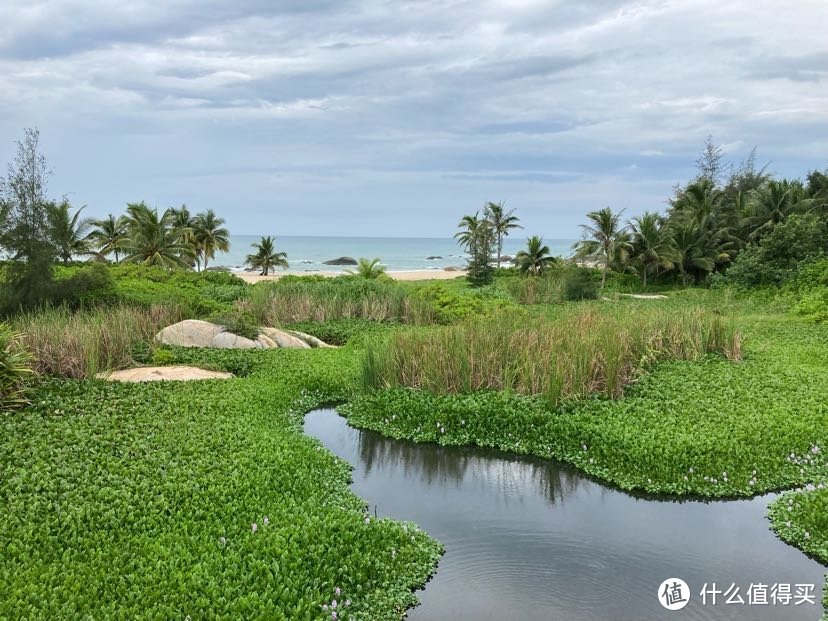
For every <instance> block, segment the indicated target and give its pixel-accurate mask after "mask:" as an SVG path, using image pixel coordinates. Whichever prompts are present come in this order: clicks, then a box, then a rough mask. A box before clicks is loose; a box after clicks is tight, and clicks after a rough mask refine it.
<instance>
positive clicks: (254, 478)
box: [0, 349, 440, 621]
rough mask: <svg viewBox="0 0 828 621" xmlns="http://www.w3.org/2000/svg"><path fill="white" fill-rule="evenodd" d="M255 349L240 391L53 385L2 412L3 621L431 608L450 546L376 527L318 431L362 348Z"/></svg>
mask: <svg viewBox="0 0 828 621" xmlns="http://www.w3.org/2000/svg"><path fill="white" fill-rule="evenodd" d="M215 353H216V355H217V357H216V360H217V361H221V360H222V359H223V356H224V354H223V352H215ZM201 355H202V356H203V357H205V359H207V358H210V357H211V356H212V355H213V354H212V353H211V352H209V351H208V352H202V354H201ZM245 355H246V357H247V358H248V359H249V360H251V361H252V362H253V365H254V368H253V371H252V373H251V374H250V375H249V376H248V377H244V378H240V379H234V380H229V383H227V382H218V381H208V382H194V383H189V384H181V383H154V384H146V385H124V384H104V383H88V382H83V383H81V382H75V381H50V382H47V383H45V384H43V385H42V386H40V387H39V389H38V391H37V393H36V395H34V397H33V398H32V404H33V405H32V406H31V407H29V408H27V409H26V410H24V411H23V412H20V413H17V414H13V415H4V416H0V437H2V438H3V440H2V442H0V463H2V465H3V477H2V478H0V512H2V514H3V516H4V519H3V520H2V521H0V542H2V545H3V555H2V560H0V617H4V618H22V617H28V618H40V617H51V618H84V617H92V616H95V617H101V618H114V617H129V618H140V619H149V618H152V619H155V618H165V619H166V618H179V619H184V618H186V617H187V616H189V617H191V618H194V619H197V618H206V617H209V618H214V619H240V618H244V619H251V618H262V619H265V618H267V619H284V620H290V621H294V620H302V619H305V620H309V621H310V620H317V619H320V618H322V614H323V611H322V608H321V607H322V606H323V605H324V604H330V602H331V600H332V599H337V600H338V601H339V603H340V605H342V610H343V613H342V614H341V616H340V618H341V619H377V620H384V619H388V620H391V619H399V618H400V616H401V613H402V611H403V610H404V609H405V608H406V607H408V606H410V605H413V604H414V603H415V597H414V594H413V593H412V591H411V589H412V588H414V587H416V586H418V585H421V584H423V583H424V582H425V580H426V578H427V576H428V574H429V572H430V571H431V568H432V567H433V566H434V564H435V563H436V560H437V556H438V554H439V552H440V550H439V546H438V544H437V543H436V542H434V541H433V540H431V539H430V538H428V537H427V536H426V535H425V534H424V533H422V532H420V531H419V530H418V529H416V527H415V526H414V525H410V524H403V523H399V522H395V521H392V520H387V519H381V520H375V519H373V518H372V517H370V516H369V514H368V513H367V512H366V510H365V509H366V508H365V507H364V505H363V503H362V502H361V501H360V500H359V499H357V498H356V497H354V496H353V494H352V493H351V492H350V491H349V489H348V482H349V477H350V469H349V466H348V465H347V464H346V463H344V462H343V461H341V460H339V459H337V458H336V457H334V456H333V455H331V454H330V453H329V452H327V451H324V450H321V446H320V444H319V443H318V442H317V441H315V440H312V439H311V438H308V437H307V436H305V435H303V434H302V431H301V423H302V414H303V412H305V411H307V410H308V409H311V408H313V407H318V406H320V405H322V404H324V403H327V402H330V401H340V400H344V399H347V398H349V397H350V395H351V391H352V387H353V386H354V384H355V381H356V377H355V365H354V362H355V360H354V355H353V352H352V351H350V350H347V349H343V350H313V351H284V350H283V351H278V350H277V351H266V352H245ZM228 388H229V389H228ZM90 584H94V585H95V588H79V585H90ZM337 589H338V590H337ZM346 600H349V601H350V605H349V606H347V607H345V606H344V603H345V601H346ZM327 618H330V614H328V615H327Z"/></svg>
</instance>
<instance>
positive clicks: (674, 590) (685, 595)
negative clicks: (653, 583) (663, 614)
mask: <svg viewBox="0 0 828 621" xmlns="http://www.w3.org/2000/svg"><path fill="white" fill-rule="evenodd" d="M658 601H659V602H660V603H661V605H662V606H664V607H665V608H666V609H667V610H681V609H682V608H684V607H685V606H686V605H687V604H689V603H690V587H689V586H687V583H686V582H685V581H684V580H682V579H681V578H667V580H665V581H664V582H662V583H661V586H659V587H658Z"/></svg>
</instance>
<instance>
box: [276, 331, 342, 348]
mask: <svg viewBox="0 0 828 621" xmlns="http://www.w3.org/2000/svg"><path fill="white" fill-rule="evenodd" d="M285 332H287V333H288V334H292V335H293V336H295V337H296V338H298V339H301V340H302V341H304V342H305V343H307V344H308V345H310V346H311V347H313V348H326V347H329V348H332V349H336V345H328V344H327V343H326V342H325V341H323V340H322V339H318V338H316V337H315V336H313V335H312V334H305V333H304V332H299V331H298V330H285Z"/></svg>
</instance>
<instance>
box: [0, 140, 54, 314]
mask: <svg viewBox="0 0 828 621" xmlns="http://www.w3.org/2000/svg"><path fill="white" fill-rule="evenodd" d="M50 174H51V171H50V170H49V168H48V166H47V164H46V158H45V157H44V156H43V155H42V154H41V153H40V132H39V131H38V130H37V129H26V130H24V133H23V139H22V140H20V141H18V142H17V154H16V156H15V159H14V161H13V162H11V163H9V167H8V176H7V177H6V179H5V180H4V181H3V183H2V184H0V185H2V196H0V203H2V205H3V208H2V210H1V211H2V212H3V213H4V214H5V222H4V223H3V230H2V231H0V245H2V247H3V248H4V249H5V250H6V251H7V252H8V253H9V254H10V255H11V256H12V258H13V259H15V262H14V263H13V264H12V265H10V266H9V267H8V269H7V270H6V286H7V291H6V301H7V302H8V304H9V305H11V306H24V307H32V306H36V305H38V304H40V303H42V302H43V301H45V300H47V299H48V297H49V295H50V291H51V284H52V263H53V261H54V258H55V256H56V255H57V250H56V248H55V245H54V243H53V241H52V239H51V231H50V230H49V218H48V211H47V204H48V202H49V201H48V199H47V196H46V193H47V184H48V179H49V176H50Z"/></svg>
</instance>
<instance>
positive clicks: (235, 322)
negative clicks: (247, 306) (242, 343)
mask: <svg viewBox="0 0 828 621" xmlns="http://www.w3.org/2000/svg"><path fill="white" fill-rule="evenodd" d="M210 321H212V322H213V323H217V324H218V325H220V326H223V327H224V329H225V330H227V331H228V332H232V333H233V334H238V335H239V336H243V337H244V338H247V339H251V340H254V341H255V340H256V337H257V336H259V325H258V324H257V323H256V321H255V319H254V318H253V315H252V313H249V312H245V311H243V310H241V309H239V308H235V309H233V310H232V311H230V312H228V313H221V314H218V315H214V316H212V317H211V318H210Z"/></svg>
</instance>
